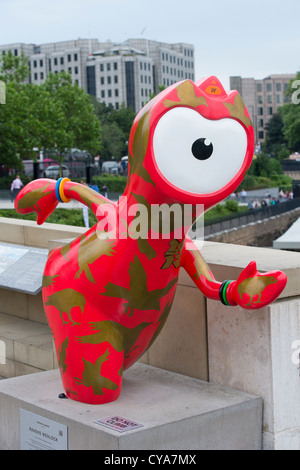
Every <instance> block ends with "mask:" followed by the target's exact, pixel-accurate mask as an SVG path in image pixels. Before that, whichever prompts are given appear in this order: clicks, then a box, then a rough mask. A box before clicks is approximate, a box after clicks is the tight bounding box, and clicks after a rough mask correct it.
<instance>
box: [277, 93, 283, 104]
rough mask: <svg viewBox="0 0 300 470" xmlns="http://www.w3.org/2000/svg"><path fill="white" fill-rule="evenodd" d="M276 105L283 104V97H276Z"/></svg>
mask: <svg viewBox="0 0 300 470" xmlns="http://www.w3.org/2000/svg"><path fill="white" fill-rule="evenodd" d="M276 103H277V104H281V103H282V95H276Z"/></svg>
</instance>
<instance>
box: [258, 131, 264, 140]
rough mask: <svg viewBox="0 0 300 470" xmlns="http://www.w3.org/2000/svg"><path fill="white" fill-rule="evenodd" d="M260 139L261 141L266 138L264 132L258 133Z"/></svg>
mask: <svg viewBox="0 0 300 470" xmlns="http://www.w3.org/2000/svg"><path fill="white" fill-rule="evenodd" d="M258 138H259V139H261V140H263V139H264V138H265V135H264V131H258Z"/></svg>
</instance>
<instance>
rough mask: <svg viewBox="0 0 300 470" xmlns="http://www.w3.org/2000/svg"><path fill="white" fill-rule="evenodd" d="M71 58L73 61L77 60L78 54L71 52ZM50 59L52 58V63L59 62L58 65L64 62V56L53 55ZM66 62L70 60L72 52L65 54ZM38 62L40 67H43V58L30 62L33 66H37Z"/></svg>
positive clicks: (56, 63)
mask: <svg viewBox="0 0 300 470" xmlns="http://www.w3.org/2000/svg"><path fill="white" fill-rule="evenodd" d="M73 59H74V61H75V62H77V61H78V54H73ZM52 60H53V65H58V63H60V65H64V63H65V58H64V57H54V59H52ZM67 62H72V54H68V55H67ZM38 63H39V66H40V67H44V60H43V59H40V60H33V62H32V64H33V68H37V66H38Z"/></svg>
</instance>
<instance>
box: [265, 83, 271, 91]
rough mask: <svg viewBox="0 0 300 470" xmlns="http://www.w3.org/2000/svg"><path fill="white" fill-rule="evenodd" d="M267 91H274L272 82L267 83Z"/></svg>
mask: <svg viewBox="0 0 300 470" xmlns="http://www.w3.org/2000/svg"><path fill="white" fill-rule="evenodd" d="M266 91H272V83H267V84H266Z"/></svg>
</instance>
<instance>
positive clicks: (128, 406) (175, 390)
mask: <svg viewBox="0 0 300 470" xmlns="http://www.w3.org/2000/svg"><path fill="white" fill-rule="evenodd" d="M61 392H62V386H61V380H60V375H59V371H58V370H53V371H46V372H41V373H37V374H33V375H27V376H24V377H16V378H12V379H7V380H3V381H1V382H0V449H10V450H18V449H20V442H21V439H20V434H21V433H24V432H28V430H26V429H24V425H23V424H22V425H21V429H20V413H23V414H24V412H22V411H21V410H26V411H27V412H28V411H29V412H31V413H34V414H35V415H38V416H40V417H41V420H40V421H41V422H42V421H43V419H46V420H52V421H54V422H56V423H59V424H60V425H63V426H66V427H67V432H68V449H69V450H75V449H81V450H88V449H89V450H97V449H104V450H116V449H118V450H141V449H143V450H159V449H160V450H178V451H179V450H193V449H194V450H196V449H206V450H209V449H211V450H213V449H216V450H221V449H226V450H227V449H236V450H246V449H250V450H257V449H260V448H261V426H262V399H261V398H259V397H256V396H254V395H250V394H248V393H243V392H237V391H236V390H232V389H230V388H227V387H222V386H217V385H213V384H210V383H207V382H203V381H201V380H198V379H193V378H190V377H186V376H183V375H180V374H175V373H172V372H167V371H165V370H162V369H158V368H155V367H151V366H148V365H144V364H135V365H134V366H133V367H132V368H131V369H129V370H128V371H127V372H126V373H125V374H124V385H123V390H122V393H121V396H120V398H119V399H118V400H117V401H115V402H113V403H108V404H105V405H86V404H83V403H79V402H76V401H73V400H70V399H60V398H58V395H59V394H60V393H61ZM116 416H117V417H121V418H124V419H126V420H129V421H131V422H134V423H138V424H140V425H141V427H139V428H136V429H132V430H127V431H125V432H118V431H116V430H113V429H110V428H107V427H105V426H103V425H102V424H100V423H99V421H101V420H103V419H105V418H108V417H116ZM22 426H23V427H22Z"/></svg>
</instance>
